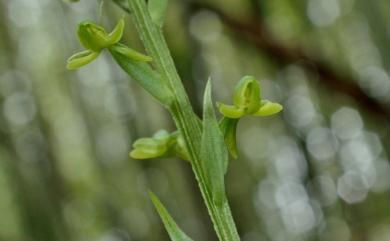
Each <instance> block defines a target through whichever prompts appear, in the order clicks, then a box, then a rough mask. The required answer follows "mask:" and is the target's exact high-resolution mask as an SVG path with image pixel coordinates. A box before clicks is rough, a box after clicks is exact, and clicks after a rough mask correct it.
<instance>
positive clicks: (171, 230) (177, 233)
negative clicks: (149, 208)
mask: <svg viewBox="0 0 390 241" xmlns="http://www.w3.org/2000/svg"><path fill="white" fill-rule="evenodd" d="M149 196H150V199H151V200H152V202H153V205H154V207H155V208H156V210H157V212H158V214H159V215H160V218H161V220H162V221H163V223H164V227H165V229H166V230H167V232H168V234H169V237H170V238H171V240H172V241H192V239H191V238H190V237H188V236H187V235H186V234H185V233H184V232H183V231H182V230H181V229H180V228H179V226H178V225H177V224H176V222H175V220H173V218H172V217H171V215H169V213H168V211H167V209H166V208H165V207H164V205H163V204H162V203H161V201H160V200H159V199H158V197H157V196H156V195H155V194H154V193H152V192H150V191H149Z"/></svg>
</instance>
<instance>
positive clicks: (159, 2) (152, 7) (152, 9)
mask: <svg viewBox="0 0 390 241" xmlns="http://www.w3.org/2000/svg"><path fill="white" fill-rule="evenodd" d="M167 7H168V0H149V2H148V9H149V14H150V17H151V18H152V20H153V22H154V23H155V24H156V25H157V26H159V27H160V28H161V27H162V26H163V24H164V20H165V15H166V11H167Z"/></svg>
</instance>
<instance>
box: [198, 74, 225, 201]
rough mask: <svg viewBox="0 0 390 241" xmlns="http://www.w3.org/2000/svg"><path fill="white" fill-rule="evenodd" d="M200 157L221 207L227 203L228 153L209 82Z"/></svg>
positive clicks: (205, 97)
mask: <svg viewBox="0 0 390 241" xmlns="http://www.w3.org/2000/svg"><path fill="white" fill-rule="evenodd" d="M200 155H201V160H202V167H203V169H204V172H205V173H206V175H207V181H208V185H210V188H211V192H212V197H213V201H214V202H215V204H216V205H217V206H219V207H221V206H222V205H223V203H224V202H225V201H226V196H225V182H224V175H225V173H226V170H227V162H228V151H227V148H226V145H225V142H224V138H223V135H222V132H221V130H220V129H219V125H218V121H217V119H216V117H215V113H214V109H213V104H212V100H211V83H210V81H208V82H207V85H206V90H205V94H204V101H203V133H202V140H201V153H200Z"/></svg>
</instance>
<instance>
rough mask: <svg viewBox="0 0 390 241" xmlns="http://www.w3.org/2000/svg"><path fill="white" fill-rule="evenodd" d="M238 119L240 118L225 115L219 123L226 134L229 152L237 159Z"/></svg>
mask: <svg viewBox="0 0 390 241" xmlns="http://www.w3.org/2000/svg"><path fill="white" fill-rule="evenodd" d="M238 120H239V119H232V118H227V117H223V118H222V120H221V121H220V123H219V128H220V129H221V132H222V134H223V136H224V139H225V143H226V145H227V148H228V150H229V153H230V155H231V156H232V157H233V158H234V159H237V157H238V152H237V141H236V130H237V123H238Z"/></svg>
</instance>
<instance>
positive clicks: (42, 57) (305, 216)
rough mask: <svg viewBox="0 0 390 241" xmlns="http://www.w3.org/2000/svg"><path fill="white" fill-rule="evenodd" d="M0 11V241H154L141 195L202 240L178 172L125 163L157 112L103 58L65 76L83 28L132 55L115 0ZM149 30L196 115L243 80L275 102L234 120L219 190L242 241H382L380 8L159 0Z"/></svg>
mask: <svg viewBox="0 0 390 241" xmlns="http://www.w3.org/2000/svg"><path fill="white" fill-rule="evenodd" d="M99 2H100V1H87V0H81V1H78V2H76V3H70V1H61V0H57V1H50V0H39V1H32V0H12V1H6V0H0V240H1V241H96V240H97V241H130V240H131V241H141V240H142V241H156V240H159V241H162V240H169V239H168V236H167V234H166V233H165V231H164V229H163V227H162V224H161V222H160V220H159V218H158V215H157V214H156V212H155V211H154V209H153V207H152V205H151V203H150V201H149V198H148V196H147V190H148V189H151V190H153V191H154V192H155V193H157V195H158V196H159V197H160V198H161V200H162V201H163V202H164V203H165V204H166V206H167V208H168V209H169V211H170V212H171V214H172V216H174V217H175V219H176V220H177V222H178V223H179V224H180V226H181V227H182V228H183V229H184V230H185V231H186V232H187V233H188V234H189V236H191V237H193V238H194V240H202V241H205V240H210V241H211V240H217V239H216V236H215V234H214V232H213V229H212V225H211V223H210V221H209V218H208V215H207V211H206V209H205V206H204V205H203V202H202V200H201V198H200V194H199V191H198V188H197V184H196V182H195V181H194V178H193V174H192V171H191V168H190V166H189V165H188V163H186V162H184V161H181V160H176V159H164V160H157V159H155V160H148V161H135V160H131V159H130V158H129V157H128V153H129V150H130V148H131V143H132V142H133V141H134V140H135V139H136V138H138V137H143V136H150V135H152V134H153V133H154V132H155V131H157V130H159V129H161V128H165V129H167V130H170V131H172V130H174V125H173V123H172V120H171V119H170V117H169V115H168V114H167V112H166V111H165V110H164V109H162V107H160V106H159V105H158V104H157V102H156V101H154V100H153V99H152V98H151V96H149V95H148V94H147V93H146V92H144V91H143V90H142V89H140V88H139V87H138V86H137V84H136V83H135V82H134V81H132V80H131V79H130V78H129V77H128V76H127V75H125V74H124V72H123V71H122V70H121V69H120V68H119V67H118V66H116V65H115V63H114V61H113V60H112V58H111V57H110V56H109V54H107V53H104V54H102V55H101V56H99V58H98V60H97V61H94V62H93V63H92V64H90V65H88V66H86V67H84V68H82V69H80V70H77V71H68V70H66V69H65V63H66V59H67V58H68V57H69V56H70V55H71V54H73V53H75V52H77V51H79V50H81V49H82V47H81V46H80V44H79V43H78V40H77V37H76V34H75V29H76V26H77V23H78V22H80V21H82V20H85V19H90V20H94V21H97V22H100V23H102V24H103V25H104V26H105V27H106V28H107V29H112V27H113V26H114V25H115V23H116V22H117V21H118V19H119V18H120V17H122V16H125V19H126V31H125V36H124V38H123V42H124V43H126V44H128V45H130V46H133V47H134V48H136V49H138V50H140V51H143V48H142V44H141V43H140V41H139V39H138V34H137V32H136V30H135V29H134V26H133V24H132V23H131V18H130V17H129V15H128V14H127V13H126V12H125V11H124V10H123V8H124V9H126V6H127V4H126V2H127V1H126V0H105V3H104V5H103V8H102V11H101V14H100V13H99V12H100V11H99V4H100V3H99ZM164 32H165V34H166V38H167V41H168V44H169V46H170V49H171V52H172V55H173V57H174V60H175V62H176V66H177V68H178V71H179V73H180V75H181V77H182V78H183V81H184V84H185V86H186V88H187V90H188V93H189V95H190V99H191V101H192V103H193V106H194V109H195V111H196V112H197V113H200V111H201V107H200V103H201V96H202V93H203V89H204V85H205V81H206V80H207V78H208V77H209V76H210V77H211V79H212V82H213V85H214V93H213V94H214V100H215V101H217V100H218V101H224V102H227V103H231V95H232V92H233V88H234V85H235V83H236V82H237V81H238V80H239V79H240V78H241V77H242V76H243V75H248V74H250V75H254V76H256V77H257V78H258V80H260V81H261V86H262V93H263V96H264V98H267V99H270V100H272V101H275V102H280V103H282V104H283V105H284V107H285V109H284V111H283V112H282V113H281V114H279V115H276V116H272V117H268V118H252V117H247V118H245V119H243V120H242V121H241V122H240V125H239V128H238V143H239V151H240V158H239V160H232V161H231V162H230V166H229V172H228V174H227V177H226V178H227V192H228V196H229V199H230V203H231V206H232V210H233V214H234V217H235V220H236V223H237V226H238V229H239V232H240V235H241V237H242V240H243V241H295V240H297V241H298V240H299V241H301V240H313V241H317V240H318V241H363V240H364V241H366V240H367V241H388V240H390V191H389V188H390V165H389V159H388V153H389V151H390V126H389V123H390V122H389V120H390V77H389V74H390V2H389V1H388V0H376V1H367V0H300V1H289V0H272V1H271V0H268V1H265V0H263V1H262V0H240V1H234V0H209V1H206V0H205V1H189V0H181V1H180V0H170V1H169V11H168V16H167V19H166V24H165V27H164Z"/></svg>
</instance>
